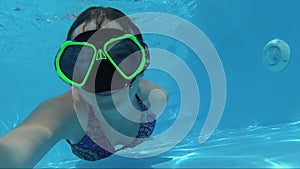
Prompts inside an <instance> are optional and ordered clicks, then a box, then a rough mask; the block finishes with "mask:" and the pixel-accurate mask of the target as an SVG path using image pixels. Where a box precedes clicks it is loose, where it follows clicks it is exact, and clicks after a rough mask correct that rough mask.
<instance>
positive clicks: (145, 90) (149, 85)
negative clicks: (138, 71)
mask: <svg viewBox="0 0 300 169" xmlns="http://www.w3.org/2000/svg"><path fill="white" fill-rule="evenodd" d="M138 96H139V97H140V98H141V100H142V101H143V103H144V104H145V105H146V106H147V107H148V108H149V109H150V110H151V111H152V112H153V113H155V114H159V113H161V112H162V111H163V110H164V108H165V106H166V104H167V101H168V93H167V91H166V90H165V89H163V88H162V87H160V86H159V85H157V84H155V83H153V82H150V81H148V80H145V79H141V81H140V84H139V90H138Z"/></svg>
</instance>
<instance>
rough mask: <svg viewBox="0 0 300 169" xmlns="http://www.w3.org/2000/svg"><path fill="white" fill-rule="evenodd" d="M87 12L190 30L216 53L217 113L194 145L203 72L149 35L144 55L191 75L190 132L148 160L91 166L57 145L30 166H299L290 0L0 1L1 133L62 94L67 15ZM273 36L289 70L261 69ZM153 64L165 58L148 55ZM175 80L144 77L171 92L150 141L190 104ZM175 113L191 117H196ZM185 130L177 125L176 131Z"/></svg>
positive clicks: (204, 102) (203, 102)
mask: <svg viewBox="0 0 300 169" xmlns="http://www.w3.org/2000/svg"><path fill="white" fill-rule="evenodd" d="M94 5H102V6H111V7H115V8H118V9H121V10H122V11H123V12H125V13H126V14H128V15H133V14H137V13H141V12H160V13H168V14H171V15H174V16H177V17H180V18H182V19H184V20H186V21H188V22H190V23H191V24H193V25H195V26H197V27H198V29H200V30H201V31H202V32H203V33H204V34H205V35H206V36H207V37H208V38H209V40H210V42H211V43H212V45H213V47H214V48H215V50H216V51H217V53H218V55H219V58H220V62H221V63H222V69H224V73H225V75H226V102H225V103H226V104H225V108H224V112H223V116H222V118H221V121H220V123H219V124H218V127H217V129H216V131H215V132H214V133H213V135H212V136H211V137H210V138H209V139H208V140H207V141H206V142H205V143H202V144H199V142H198V138H199V135H200V132H201V129H202V128H203V126H204V124H205V123H204V122H205V120H206V118H207V116H208V112H209V111H210V106H211V100H212V98H213V94H212V90H213V89H214V88H213V87H211V81H210V76H209V73H208V72H209V71H207V69H206V68H207V67H206V65H205V64H204V63H203V62H202V60H201V59H199V58H198V57H197V54H196V53H195V52H193V51H192V50H191V49H190V46H188V45H187V44H185V43H182V42H179V41H178V40H177V39H174V38H172V37H171V38H170V37H165V36H163V35H157V34H147V35H146V36H145V39H146V41H147V43H148V45H149V47H150V48H156V49H164V50H166V51H169V52H172V53H174V54H175V55H176V56H177V57H178V58H180V59H181V60H182V61H183V62H184V63H185V64H186V65H187V66H188V67H189V69H190V70H191V72H192V73H193V75H194V77H195V81H196V83H197V87H198V88H197V89H198V92H199V93H200V101H199V108H198V109H197V110H198V111H197V112H196V113H198V116H197V118H196V122H195V123H194V124H193V127H192V129H191V130H190V132H189V133H188V134H187V135H186V136H185V137H184V139H183V140H182V141H181V142H180V143H178V144H177V145H176V146H175V147H173V148H172V149H171V150H168V151H166V152H164V153H163V154H160V155H157V156H154V157H150V158H138V159H136V158H126V157H123V156H122V153H121V154H119V155H113V156H112V157H110V158H108V159H104V160H100V161H98V162H96V163H90V162H86V161H82V160H80V159H78V158H76V157H75V156H74V155H72V154H71V152H70V149H69V147H68V145H67V144H66V142H65V141H61V142H59V143H58V144H57V145H56V146H55V147H53V148H52V149H51V151H50V152H49V153H48V154H47V155H46V156H45V157H44V158H43V159H42V160H41V161H40V162H39V163H38V164H37V166H36V167H37V168H40V167H42V168H62V167H82V168H87V167H91V168H93V167H95V168H104V167H105V168H109V167H112V168H125V167H127V168H131V167H132V168H138V167H145V168H187V167H197V168H198V167H237V168H240V167H255V168H256V167H257V168H258V167H259V168H262V167H264V168H289V167H300V162H299V160H298V158H299V144H300V131H299V127H300V126H299V125H300V122H299V121H300V116H299V112H300V104H299V101H300V88H299V86H300V77H299V74H300V68H299V66H298V65H299V63H300V59H299V55H300V54H299V53H300V51H299V50H300V49H299V48H298V46H297V45H298V44H300V42H299V38H298V37H300V36H299V35H300V33H299V30H300V24H299V22H298V20H297V18H299V17H300V14H299V12H298V6H299V5H300V1H295V0H243V1H242V0H226V1H220V0H210V1H207V0H200V1H199V0H197V1H191V0H181V1H179V0H177V1H171V0H163V1H160V0H140V1H139V0H127V1H117V0H111V1H108V0H103V1H102V0H101V1H100V0H99V1H98V0H74V1H59V0H53V1H50V0H49V1H46V0H45V1H34V0H31V1H26V2H25V1H20V0H14V1H8V0H4V1H2V2H1V3H0V18H1V19H0V38H1V41H0V46H1V50H0V57H1V60H0V65H1V67H0V74H1V75H2V80H1V88H0V93H1V98H0V100H1V106H0V114H1V116H0V117H1V119H0V135H3V134H5V133H7V132H8V131H9V130H11V129H12V128H14V127H15V126H16V125H18V124H19V123H20V122H21V121H22V120H24V119H25V118H26V117H27V116H28V115H29V114H30V112H31V111H32V110H33V109H34V108H35V107H36V106H37V105H38V104H39V103H41V102H42V101H43V100H46V99H48V98H52V97H55V96H57V95H59V94H61V93H63V92H64V91H66V90H68V86H67V85H65V84H64V83H63V82H62V81H61V80H60V79H59V78H58V76H57V75H56V73H55V71H54V65H53V62H54V56H55V54H56V52H57V50H58V47H59V46H60V44H61V43H62V42H63V41H64V38H65V37H66V33H67V31H68V29H69V26H70V25H71V23H72V22H73V21H74V16H76V15H77V14H79V13H80V12H81V11H83V10H84V9H86V8H87V7H90V6H94ZM134 21H135V22H137V23H138V24H141V25H143V24H146V23H149V22H150V21H151V23H153V22H154V23H160V19H158V18H156V17H148V18H146V19H145V18H135V20H134ZM164 24H165V26H164V28H165V29H167V30H168V32H176V31H178V30H179V29H180V28H182V25H181V23H176V22H170V23H168V22H165V23H164ZM155 26H156V27H159V24H157V25H155ZM195 38H196V36H195ZM275 38H279V39H282V40H284V41H286V42H287V43H288V44H289V46H290V48H291V52H292V54H291V62H290V64H289V65H288V67H287V68H286V69H284V70H283V71H281V72H270V71H268V70H267V69H266V66H265V65H264V64H263V62H262V50H263V47H264V46H265V44H266V43H267V42H268V41H270V40H272V39H275ZM193 41H195V42H196V43H197V42H198V41H199V40H198V39H193ZM201 42H202V41H201ZM199 45H201V43H200V41H199ZM203 53H204V54H205V52H204V51H203ZM204 54H203V55H204ZM152 57H153V58H159V57H163V56H161V55H155V52H153V56H152ZM205 57H212V56H209V55H205ZM174 62H175V61H173V60H171V61H169V63H168V65H172V66H173V67H171V68H174V69H176V70H182V71H183V67H181V66H179V65H176V64H174ZM168 65H165V66H166V67H167V66H168ZM216 67H217V66H216ZM220 69H221V68H220ZM218 70H219V69H218ZM173 75H174V74H168V73H166V72H163V71H161V70H154V69H153V70H149V71H148V72H147V73H146V75H145V76H146V79H149V80H152V81H154V82H156V83H157V84H159V85H161V86H163V87H164V88H165V89H166V90H167V91H168V93H169V102H168V104H167V107H166V109H165V110H164V112H163V113H162V115H161V116H160V117H159V119H158V124H157V128H156V130H155V133H154V138H155V136H159V135H160V134H163V133H164V131H166V130H168V129H169V128H170V127H171V125H172V124H174V123H175V122H176V119H177V118H178V117H179V116H180V110H181V109H180V108H181V107H180V106H186V107H192V106H193V105H189V104H188V103H185V102H183V101H182V99H183V95H182V93H180V90H181V86H180V85H178V83H177V81H176V79H175V78H174V77H175V76H173ZM184 80H185V81H187V82H189V80H190V79H184ZM221 84H223V83H221V82H220V85H221ZM195 93H197V91H195ZM217 95H218V93H217ZM220 97H221V96H220ZM181 103H184V104H183V105H181ZM183 113H184V115H186V117H187V119H189V117H191V116H192V114H193V113H194V112H192V111H186V112H183ZM190 122H191V123H192V121H190ZM187 123H189V121H186V123H182V124H178V127H179V128H181V127H182V128H183V127H184V126H186V124H187ZM174 135H176V133H174ZM173 142H174V140H168V139H166V140H165V141H164V142H162V143H161V144H157V145H151V144H150V145H149V144H148V145H147V144H142V145H140V146H138V147H137V148H135V149H131V150H128V151H127V152H126V151H125V152H123V153H128V154H136V155H139V154H140V155H142V154H145V153H147V152H148V153H149V152H152V153H155V152H159V151H160V150H162V149H163V148H165V147H166V146H167V145H171V144H172V143H173Z"/></svg>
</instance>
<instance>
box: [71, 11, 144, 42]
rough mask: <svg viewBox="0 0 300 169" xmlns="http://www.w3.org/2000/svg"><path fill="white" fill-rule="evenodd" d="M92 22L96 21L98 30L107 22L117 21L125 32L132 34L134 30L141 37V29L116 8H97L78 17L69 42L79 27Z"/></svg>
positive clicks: (72, 27)
mask: <svg viewBox="0 0 300 169" xmlns="http://www.w3.org/2000/svg"><path fill="white" fill-rule="evenodd" d="M92 20H96V25H97V28H96V29H97V30H98V29H100V28H101V27H102V26H104V25H105V24H107V23H106V22H105V21H115V20H117V23H119V24H120V25H121V27H122V29H123V31H124V32H126V33H132V32H129V31H130V30H132V31H133V33H134V34H137V35H139V36H141V35H140V34H141V33H140V30H139V28H138V27H137V26H136V25H135V24H134V23H133V22H132V21H131V20H130V19H129V18H128V17H127V16H126V15H125V14H124V13H123V12H121V11H120V10H118V9H115V8H110V7H101V6H97V7H90V8H88V9H86V10H85V11H83V12H82V13H81V14H80V15H79V16H78V17H77V19H76V20H75V21H74V23H73V24H72V26H71V27H70V29H69V32H68V36H67V40H71V39H72V34H73V32H74V31H75V29H76V28H77V27H78V26H79V25H81V24H83V23H88V22H90V21H92ZM140 38H141V39H142V37H140Z"/></svg>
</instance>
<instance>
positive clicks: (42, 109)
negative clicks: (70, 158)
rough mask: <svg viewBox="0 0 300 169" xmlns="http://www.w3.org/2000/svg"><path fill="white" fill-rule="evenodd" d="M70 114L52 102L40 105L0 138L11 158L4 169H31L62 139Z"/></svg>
mask: <svg viewBox="0 0 300 169" xmlns="http://www.w3.org/2000/svg"><path fill="white" fill-rule="evenodd" d="M71 111H72V109H70V108H68V106H66V105H63V103H58V102H57V101H54V100H53V99H51V100H48V101H45V102H44V103H42V104H40V105H39V106H38V107H37V108H36V109H35V110H34V111H33V112H32V113H31V114H30V115H29V116H28V117H27V119H26V120H25V121H24V122H23V123H21V124H20V125H19V126H18V127H16V128H15V129H13V130H12V131H10V132H9V133H7V134H6V135H5V136H3V137H1V138H0V144H2V146H3V145H4V146H5V147H6V151H8V155H9V154H10V156H11V158H9V159H10V160H11V161H6V162H5V163H6V166H12V167H33V166H34V165H35V164H36V163H37V162H38V161H39V160H40V159H41V158H42V157H43V156H44V155H45V154H46V153H47V152H48V151H49V150H50V149H51V148H52V146H53V145H54V144H56V143H57V142H58V141H59V140H60V139H62V138H63V137H64V136H63V134H64V133H62V132H63V130H64V129H63V128H64V127H65V128H68V126H65V125H66V124H69V123H68V121H71V119H72V118H74V117H73V116H74V114H75V113H72V112H71ZM75 116H76V115H75ZM1 165H4V166H5V164H0V166H1Z"/></svg>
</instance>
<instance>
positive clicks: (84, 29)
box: [71, 20, 123, 39]
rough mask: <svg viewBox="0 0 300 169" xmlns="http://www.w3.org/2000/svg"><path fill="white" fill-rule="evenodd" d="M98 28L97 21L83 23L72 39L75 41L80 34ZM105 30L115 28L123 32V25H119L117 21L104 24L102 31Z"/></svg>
mask: <svg viewBox="0 0 300 169" xmlns="http://www.w3.org/2000/svg"><path fill="white" fill-rule="evenodd" d="M97 28H98V26H97V23H96V21H95V20H93V21H90V22H83V23H82V24H80V25H79V26H78V27H77V28H76V29H75V30H74V32H73V34H72V38H71V39H74V38H75V37H76V36H78V35H79V34H81V33H83V32H87V31H92V30H97ZM103 28H114V29H120V30H123V28H122V27H121V25H120V24H119V23H117V22H116V21H107V22H106V23H104V25H102V26H101V29H103Z"/></svg>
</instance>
